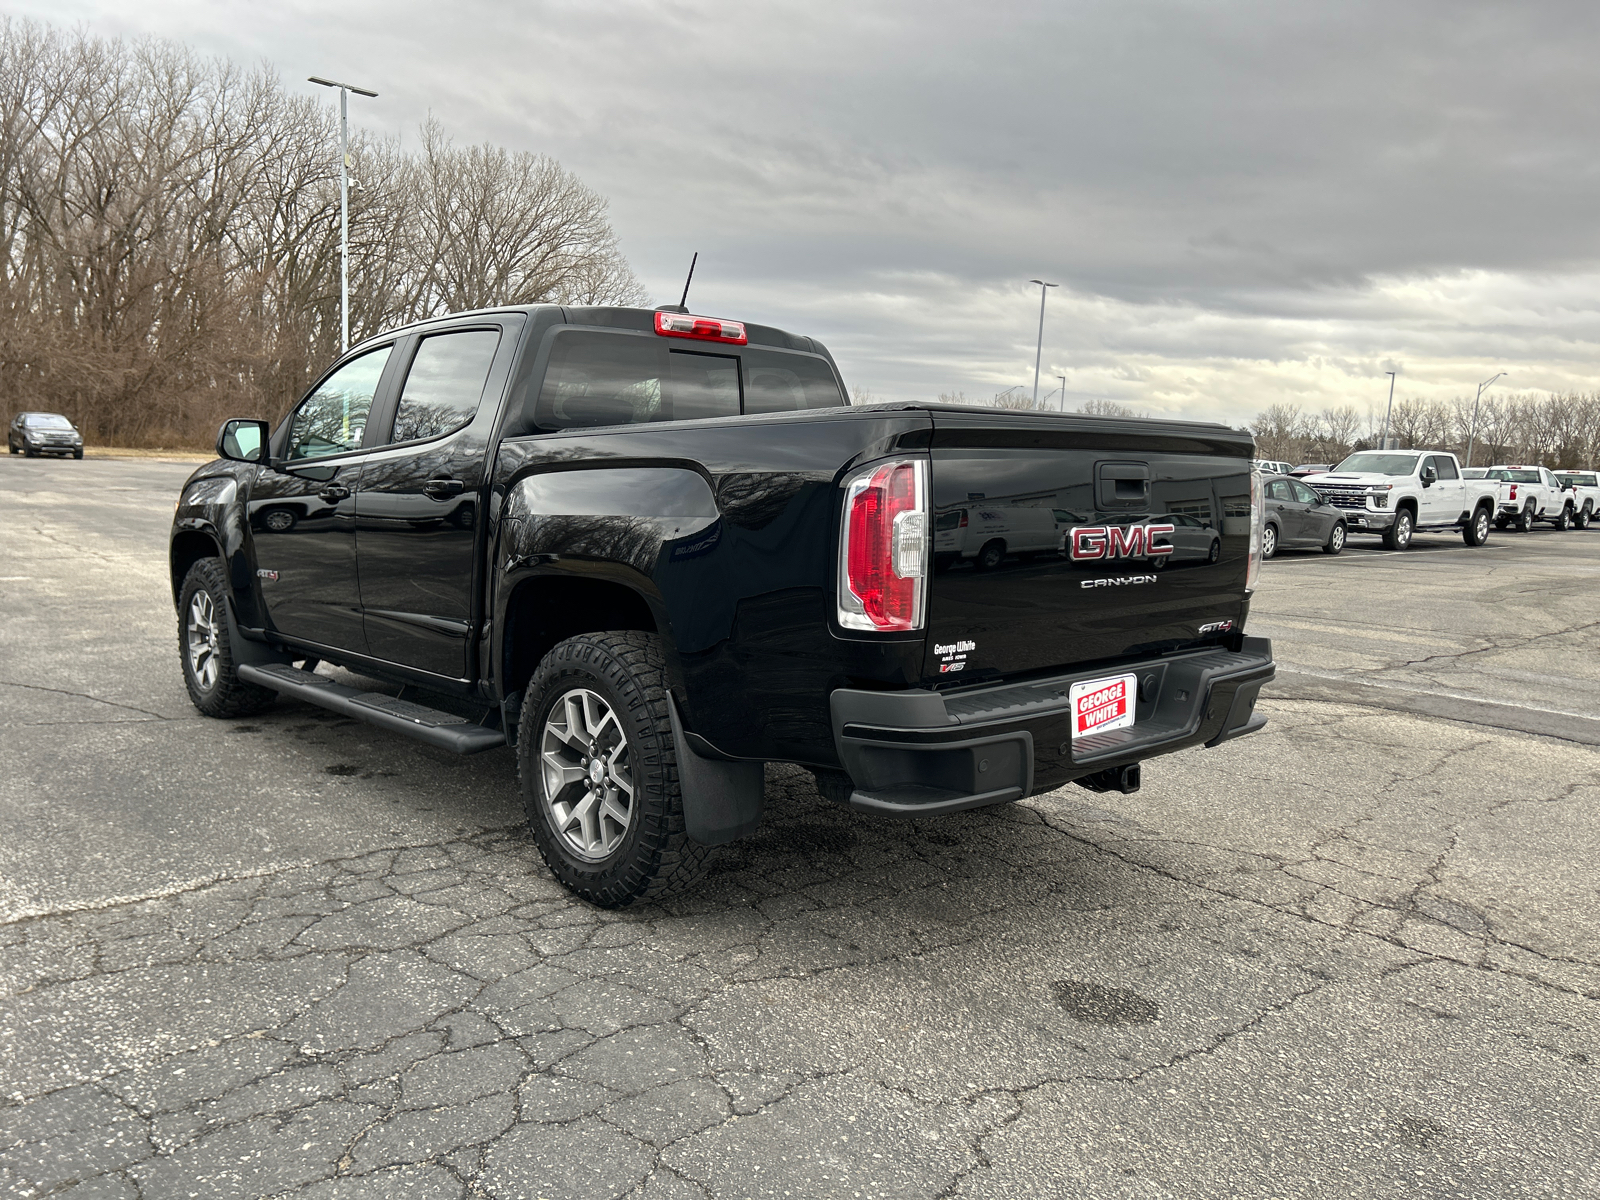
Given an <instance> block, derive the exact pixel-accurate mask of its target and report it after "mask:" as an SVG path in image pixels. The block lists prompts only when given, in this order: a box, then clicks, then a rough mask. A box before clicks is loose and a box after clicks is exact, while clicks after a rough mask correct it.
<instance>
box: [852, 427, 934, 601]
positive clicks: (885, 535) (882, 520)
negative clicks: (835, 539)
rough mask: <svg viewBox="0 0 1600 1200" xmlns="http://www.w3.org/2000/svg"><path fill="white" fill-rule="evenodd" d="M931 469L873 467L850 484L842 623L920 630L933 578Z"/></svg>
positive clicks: (913, 464)
mask: <svg viewBox="0 0 1600 1200" xmlns="http://www.w3.org/2000/svg"><path fill="white" fill-rule="evenodd" d="M927 472H928V464H927V463H926V462H924V461H922V460H921V459H916V460H912V461H910V462H897V463H889V464H887V465H884V466H877V467H871V468H869V469H867V470H865V471H863V472H861V474H859V475H857V476H855V477H854V478H853V479H850V480H849V481H848V482H846V484H845V487H844V528H843V530H842V531H841V537H840V542H841V545H840V555H839V597H838V601H839V602H838V615H839V624H840V625H842V626H843V627H844V628H846V629H870V630H878V631H892V630H905V629H921V628H922V622H923V613H922V609H923V601H924V592H925V591H926V587H927V574H928V501H927V498H928V484H927Z"/></svg>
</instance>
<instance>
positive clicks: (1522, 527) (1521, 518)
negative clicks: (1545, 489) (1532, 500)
mask: <svg viewBox="0 0 1600 1200" xmlns="http://www.w3.org/2000/svg"><path fill="white" fill-rule="evenodd" d="M1533 518H1534V509H1533V505H1531V504H1530V505H1528V507H1527V508H1525V509H1523V510H1522V511H1521V512H1520V513H1518V514H1517V532H1518V533H1527V532H1529V531H1530V530H1531V529H1532V528H1533Z"/></svg>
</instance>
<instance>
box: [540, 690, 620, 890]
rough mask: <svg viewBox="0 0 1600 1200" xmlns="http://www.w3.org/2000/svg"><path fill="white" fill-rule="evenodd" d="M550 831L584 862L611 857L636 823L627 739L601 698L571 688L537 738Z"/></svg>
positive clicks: (593, 692)
mask: <svg viewBox="0 0 1600 1200" xmlns="http://www.w3.org/2000/svg"><path fill="white" fill-rule="evenodd" d="M539 769H540V772H541V774H542V776H543V783H544V787H543V788H542V789H541V792H542V797H543V800H544V804H545V811H546V814H547V815H548V817H549V819H550V827H551V828H552V829H553V830H554V831H555V833H556V836H557V837H559V838H560V839H561V842H562V844H563V846H564V847H565V848H566V850H567V851H568V853H570V854H572V855H574V856H575V857H577V858H581V859H583V860H584V861H585V862H601V861H603V860H605V859H606V858H609V857H610V856H611V854H612V853H613V852H614V851H615V850H616V849H617V847H618V846H619V845H621V843H622V839H623V838H624V837H626V836H627V833H628V829H629V827H630V826H631V825H632V823H633V814H634V803H633V771H632V765H631V762H630V755H629V753H628V738H627V735H626V734H624V733H623V731H622V724H621V722H620V721H619V720H618V719H617V714H616V712H615V710H613V709H612V707H611V704H610V702H609V701H607V700H606V698H605V697H604V696H602V695H600V693H598V692H595V691H591V690H590V689H588V688H573V689H571V690H570V691H568V692H566V693H564V694H563V695H562V696H561V697H560V698H559V699H557V700H556V702H555V703H554V704H553V705H551V707H550V711H549V712H548V713H547V714H546V715H545V720H544V729H543V731H542V732H541V734H540V738H539Z"/></svg>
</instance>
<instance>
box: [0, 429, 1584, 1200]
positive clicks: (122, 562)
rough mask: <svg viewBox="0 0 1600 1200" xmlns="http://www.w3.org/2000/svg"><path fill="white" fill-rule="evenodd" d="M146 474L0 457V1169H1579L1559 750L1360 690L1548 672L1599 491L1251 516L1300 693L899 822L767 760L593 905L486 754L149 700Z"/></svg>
mask: <svg viewBox="0 0 1600 1200" xmlns="http://www.w3.org/2000/svg"><path fill="white" fill-rule="evenodd" d="M188 470H189V468H188V467H187V466H177V465H172V464H163V463H159V462H149V461H144V462H116V461H110V460H103V461H98V462H97V461H95V460H85V461H83V462H70V461H68V462H59V463H57V462H50V461H44V460H31V461H26V462H24V461H21V460H11V461H10V462H8V463H7V464H6V465H5V469H4V470H0V509H3V516H0V546H3V548H4V554H3V562H4V566H3V567H0V604H3V612H4V614H5V619H4V622H3V624H0V645H3V655H0V662H3V666H0V731H3V739H4V760H5V767H6V769H5V771H4V773H3V777H0V1194H5V1195H15V1196H19V1197H37V1196H71V1197H74V1198H76V1200H87V1198H89V1197H117V1198H123V1197H126V1198H135V1197H144V1198H147V1200H157V1198H165V1197H185V1196H201V1197H206V1198H208V1200H209V1198H213V1197H232V1196H238V1197H278V1196H295V1197H313V1198H317V1200H326V1198H333V1197H390V1196H396V1197H400V1196H403V1197H408V1198H409V1197H417V1198H421V1200H432V1198H434V1197H452V1198H464V1197H482V1196H488V1197H501V1198H506V1200H511V1198H521V1197H549V1198H551V1200H554V1198H556V1197H575V1198H576V1197H581V1198H584V1200H589V1198H593V1197H609V1196H631V1197H649V1198H651V1200H667V1198H679V1197H683V1198H689V1197H719V1198H720V1197H746V1196H748V1197H769V1196H770V1197H783V1196H807V1197H812V1196H842V1197H856V1196H859V1197H959V1198H977V1197H1002V1196H1004V1197H1017V1196H1073V1197H1077V1196H1091V1197H1101V1196H1105V1197H1130V1198H1132V1197H1139V1198H1145V1197H1183V1198H1189V1197H1224V1196H1230V1197H1231V1196H1248V1197H1284V1196H1324V1195H1340V1196H1350V1197H1369V1196H1370V1197H1380V1196H1381V1197H1393V1196H1419V1197H1451V1196H1473V1197H1479V1196H1487V1195H1493V1196H1497V1197H1499V1196H1506V1197H1523V1196H1527V1197H1535V1196H1537V1197H1567V1196H1572V1197H1580V1196H1592V1195H1595V1194H1596V1193H1597V1192H1600V1165H1597V1162H1596V1153H1595V1148H1594V1147H1595V1135H1594V1130H1595V1129H1596V1128H1600V1088H1597V1080H1596V1076H1597V1071H1600V1021H1597V1017H1600V904H1597V903H1596V901H1597V900H1600V886H1597V883H1596V871H1595V864H1596V863H1597V862H1600V815H1597V814H1600V804H1597V803H1596V802H1597V801H1600V752H1597V751H1596V750H1595V748H1594V747H1593V746H1592V745H1588V744H1584V743H1582V742H1579V741H1573V740H1568V739H1563V738H1559V737H1550V736H1541V735H1539V734H1536V733H1529V732H1526V731H1524V730H1523V729H1521V728H1515V727H1511V728H1501V727H1491V726H1489V725H1486V724H1484V723H1483V721H1482V720H1481V719H1476V720H1466V719H1463V720H1448V719H1442V718H1440V717H1438V716H1433V715H1417V714H1416V713H1414V712H1409V711H1405V710H1404V705H1403V704H1402V706H1401V707H1399V708H1397V707H1395V706H1394V704H1393V703H1385V704H1375V703H1368V702H1366V700H1365V699H1364V697H1363V693H1362V691H1361V689H1360V686H1359V684H1360V683H1361V682H1362V681H1363V680H1369V679H1375V678H1376V679H1384V680H1387V681H1388V682H1389V683H1390V684H1391V685H1393V687H1394V688H1395V689H1396V694H1397V695H1399V696H1401V697H1404V696H1406V695H1411V694H1413V692H1407V691H1404V690H1403V689H1407V688H1409V689H1413V690H1414V694H1418V695H1420V694H1422V693H1423V692H1424V691H1425V690H1426V689H1433V690H1435V691H1449V692H1452V693H1456V692H1462V693H1469V694H1472V695H1477V696H1481V697H1484V698H1486V699H1487V698H1493V699H1495V700H1497V701H1499V702H1502V703H1507V704H1511V705H1515V704H1523V705H1525V706H1527V708H1528V710H1529V711H1530V712H1531V711H1532V710H1533V709H1534V708H1542V707H1548V708H1554V709H1558V710H1563V711H1565V710H1570V711H1571V712H1572V713H1573V714H1575V715H1576V716H1579V717H1582V716H1584V715H1585V714H1588V715H1590V716H1592V715H1594V710H1595V708H1596V707H1597V706H1596V704H1595V703H1594V702H1593V693H1592V691H1588V690H1585V689H1586V687H1587V686H1588V685H1590V684H1593V682H1594V680H1595V679H1596V672H1597V668H1596V666H1595V664H1596V662H1597V661H1600V655H1597V653H1596V651H1597V650H1600V646H1597V641H1600V637H1597V634H1596V627H1595V624H1594V614H1595V612H1596V605H1595V597H1596V596H1597V595H1600V587H1597V585H1600V529H1597V530H1593V531H1589V532H1585V533H1580V532H1574V533H1570V534H1564V535H1563V534H1557V533H1554V532H1553V531H1552V532H1551V533H1550V534H1549V535H1548V536H1546V535H1544V534H1543V533H1535V534H1532V535H1525V536H1524V537H1522V538H1520V539H1519V538H1517V537H1516V536H1515V535H1508V534H1496V535H1494V537H1493V538H1492V540H1491V543H1490V546H1489V547H1488V548H1486V550H1485V551H1484V552H1482V553H1481V554H1480V555H1478V556H1476V557H1467V556H1464V555H1455V556H1453V557H1452V556H1450V555H1449V554H1448V553H1447V552H1446V551H1444V550H1439V551H1437V552H1430V550H1429V548H1428V543H1427V539H1426V536H1424V538H1419V539H1418V544H1419V550H1418V551H1416V552H1412V553H1410V554H1408V555H1406V556H1389V557H1387V558H1385V559H1382V560H1378V559H1376V558H1371V559H1363V558H1362V556H1361V555H1360V554H1358V553H1355V552H1352V553H1351V554H1350V555H1348V556H1347V558H1346V559H1341V560H1334V561H1331V562H1329V561H1325V560H1321V558H1320V556H1317V557H1316V558H1305V559H1301V558H1297V557H1295V556H1287V557H1286V558H1285V559H1284V560H1282V561H1280V562H1274V563H1271V564H1268V565H1267V568H1266V571H1265V576H1264V582H1263V586H1262V589H1261V591H1260V593H1259V594H1258V598H1257V601H1256V606H1255V607H1256V616H1255V617H1253V619H1252V629H1253V630H1255V631H1260V632H1271V634H1272V636H1274V638H1275V639H1277V643H1278V651H1279V654H1280V656H1281V657H1282V658H1283V659H1284V660H1285V661H1286V662H1287V663H1289V664H1291V665H1294V666H1300V667H1304V668H1305V669H1306V670H1308V671H1320V672H1323V673H1324V674H1327V675H1337V676H1340V677H1341V679H1342V681H1343V682H1342V686H1343V687H1344V691H1342V692H1340V693H1338V695H1337V696H1336V697H1335V698H1333V699H1330V698H1327V697H1326V696H1323V697H1311V696H1304V695H1298V694H1297V693H1295V691H1294V688H1293V687H1286V688H1284V689H1278V690H1277V694H1274V695H1269V696H1268V697H1267V698H1265V699H1264V701H1263V703H1262V710H1263V711H1265V712H1266V713H1267V714H1268V715H1269V717H1270V719H1271V724H1270V725H1269V726H1268V728H1267V730H1266V731H1265V732H1264V733H1262V734H1260V735H1258V736H1255V737H1252V738H1249V739H1245V740H1243V741H1240V742H1236V743H1232V744H1229V745H1227V746H1224V747H1220V748H1218V749H1217V750H1215V751H1203V750H1194V751H1187V752H1184V753H1181V754H1178V755H1173V756H1169V757H1166V758H1162V759H1159V760H1156V761H1155V762H1153V763H1151V764H1149V767H1148V769H1147V770H1146V772H1145V778H1146V783H1145V787H1144V790H1143V791H1142V792H1140V793H1139V794H1137V795H1134V796H1121V795H1114V794H1113V795H1095V794H1091V793H1089V792H1086V791H1083V790H1081V789H1078V788H1076V787H1069V788H1066V789H1063V790H1061V791H1058V792H1053V793H1050V794H1047V795H1044V796H1039V797H1036V798H1034V799H1032V800H1029V801H1027V802H1024V803H1021V804H1017V805H1012V806H1008V807H1004V808H999V809H992V810H987V811H980V812H974V813H967V814H962V815H959V816H956V817H951V818H946V819H943V820H937V821H923V822H914V823H888V822H882V821H875V820H870V819H867V818H864V817H859V816H856V815H854V814H851V813H848V812H844V811H841V810H838V809H835V808H832V807H831V806H829V805H828V804H827V803H826V802H825V801H823V800H822V799H821V798H820V797H819V796H818V795H817V793H816V790H815V788H814V787H813V786H812V784H811V781H810V777H809V775H807V774H806V773H804V772H802V771H799V770H797V769H793V768H787V767H773V768H769V771H768V817H767V819H766V821H765V822H764V824H763V827H762V830H761V832H760V834H759V835H758V836H757V837H756V838H754V839H751V840H749V841H746V842H742V843H737V844H735V845H733V846H730V847H727V848H725V849H724V850H723V851H722V852H721V853H720V854H719V856H718V858H717V860H716V862H715V865H714V866H713V869H712V871H711V874H710V875H709V876H708V878H707V879H706V881H705V883H704V885H703V886H702V887H701V888H700V889H699V890H698V891H697V892H696V893H694V894H693V895H690V896H687V897H684V898H681V899H678V900H675V901H673V902H671V903H668V904H663V905H658V906H652V907H644V908H637V909H630V910H625V911H622V912H602V911H597V910H594V909H591V908H588V907H586V906H584V905H582V904H581V903H578V902H576V901H574V900H573V899H571V898H570V897H569V896H568V895H567V894H566V893H565V892H564V891H562V890H561V889H560V888H559V887H558V886H557V885H556V884H555V883H554V882H553V881H552V880H551V878H550V877H549V875H548V873H547V872H546V871H545V869H544V867H543V865H542V863H541V862H540V861H539V857H538V854H537V853H536V851H535V850H534V848H533V846H532V843H531V841H530V840H529V839H528V838H527V837H526V836H525V835H524V833H523V831H522V828H521V824H520V821H521V817H520V812H519V811H518V807H517V804H516V799H515V795H514V792H513V787H512V782H513V772H512V765H511V760H510V756H509V754H508V753H507V752H504V751H499V752H494V753H491V754H486V755H480V756H477V757H475V758H472V759H456V758H454V757H452V756H450V755H447V754H444V753H441V752H436V751H433V750H431V749H428V748H426V747H422V746H419V745H416V744H414V743H411V742H408V741H405V740H403V739H400V738H397V737H393V736H390V735H387V734H385V733H382V732H381V731H378V730H376V729H373V728H371V727H368V726H365V725H362V724H359V723H355V722H351V721H349V720H346V719H342V718H339V717H337V716H336V715H334V714H330V713H326V712H323V711H322V710H318V709H313V708H309V707H306V706H302V705H297V704H289V703H281V702H280V704H279V705H277V706H276V707H274V708H273V709H271V710H269V711H268V712H266V713H264V714H262V715H260V716H258V717H253V718H249V719H247V720H245V721H238V722H212V721H207V720H206V719H204V718H201V717H199V716H198V715H197V714H195V713H194V712H193V710H192V709H191V708H190V706H189V704H188V701H187V698H186V697H185V695H184V691H183V686H182V681H181V677H180V675H179V670H178V664H177V658H176V647H175V619H174V617H173V613H172V608H171V602H170V598H169V596H168V593H167V585H166V580H165V567H164V547H165V531H166V525H167V521H168V519H169V517H170V512H171V503H172V500H173V497H174V495H175V492H176V487H177V484H178V483H179V481H181V479H182V478H183V476H184V475H185V474H187V472H188ZM119 489H122V490H119ZM1456 544H1457V545H1459V543H1456ZM1366 564H1370V565H1366ZM1308 570H1310V571H1314V572H1316V577H1315V579H1313V578H1312V577H1310V576H1307V575H1304V574H1300V575H1298V576H1297V575H1296V572H1305V571H1308ZM1363 574H1373V575H1375V576H1376V578H1374V579H1372V580H1366V581H1363V580H1362V579H1361V576H1362V575H1363ZM1574 581H1578V582H1581V583H1582V586H1581V587H1580V586H1569V585H1572V584H1574ZM1452 587H1454V588H1456V589H1458V591H1457V593H1456V598H1455V599H1454V600H1450V601H1449V602H1448V603H1446V600H1447V598H1448V596H1449V594H1450V589H1451V588H1452ZM1374 595H1381V597H1382V604H1381V605H1379V604H1377V603H1375V602H1374V600H1373V597H1374ZM1352 630H1355V631H1357V632H1356V633H1354V634H1352V633H1351V632H1350V631H1352ZM1490 668H1492V670H1491V669H1490ZM1541 679H1542V680H1543V681H1544V683H1543V685H1542V687H1541V686H1538V681H1539V680H1541ZM1507 680H1509V681H1510V684H1509V685H1508V684H1507V682H1506V681H1507ZM1388 700H1389V701H1394V700H1395V697H1394V696H1390V697H1388ZM1480 715H1481V714H1480Z"/></svg>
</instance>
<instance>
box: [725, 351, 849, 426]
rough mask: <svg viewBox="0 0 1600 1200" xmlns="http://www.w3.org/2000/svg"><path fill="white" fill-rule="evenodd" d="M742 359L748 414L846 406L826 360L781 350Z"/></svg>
mask: <svg viewBox="0 0 1600 1200" xmlns="http://www.w3.org/2000/svg"><path fill="white" fill-rule="evenodd" d="M743 358H744V411H745V412H747V413H770V412H792V411H794V410H796V409H802V408H838V407H840V406H841V405H843V404H846V403H847V401H846V400H845V398H844V393H843V392H842V391H841V390H840V388H839V380H838V379H837V378H836V377H835V375H834V373H833V368H832V367H830V366H829V365H828V362H827V360H826V359H823V358H817V357H815V356H813V355H809V354H785V353H784V352H783V351H781V350H746V351H745V352H744V355H743Z"/></svg>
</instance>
